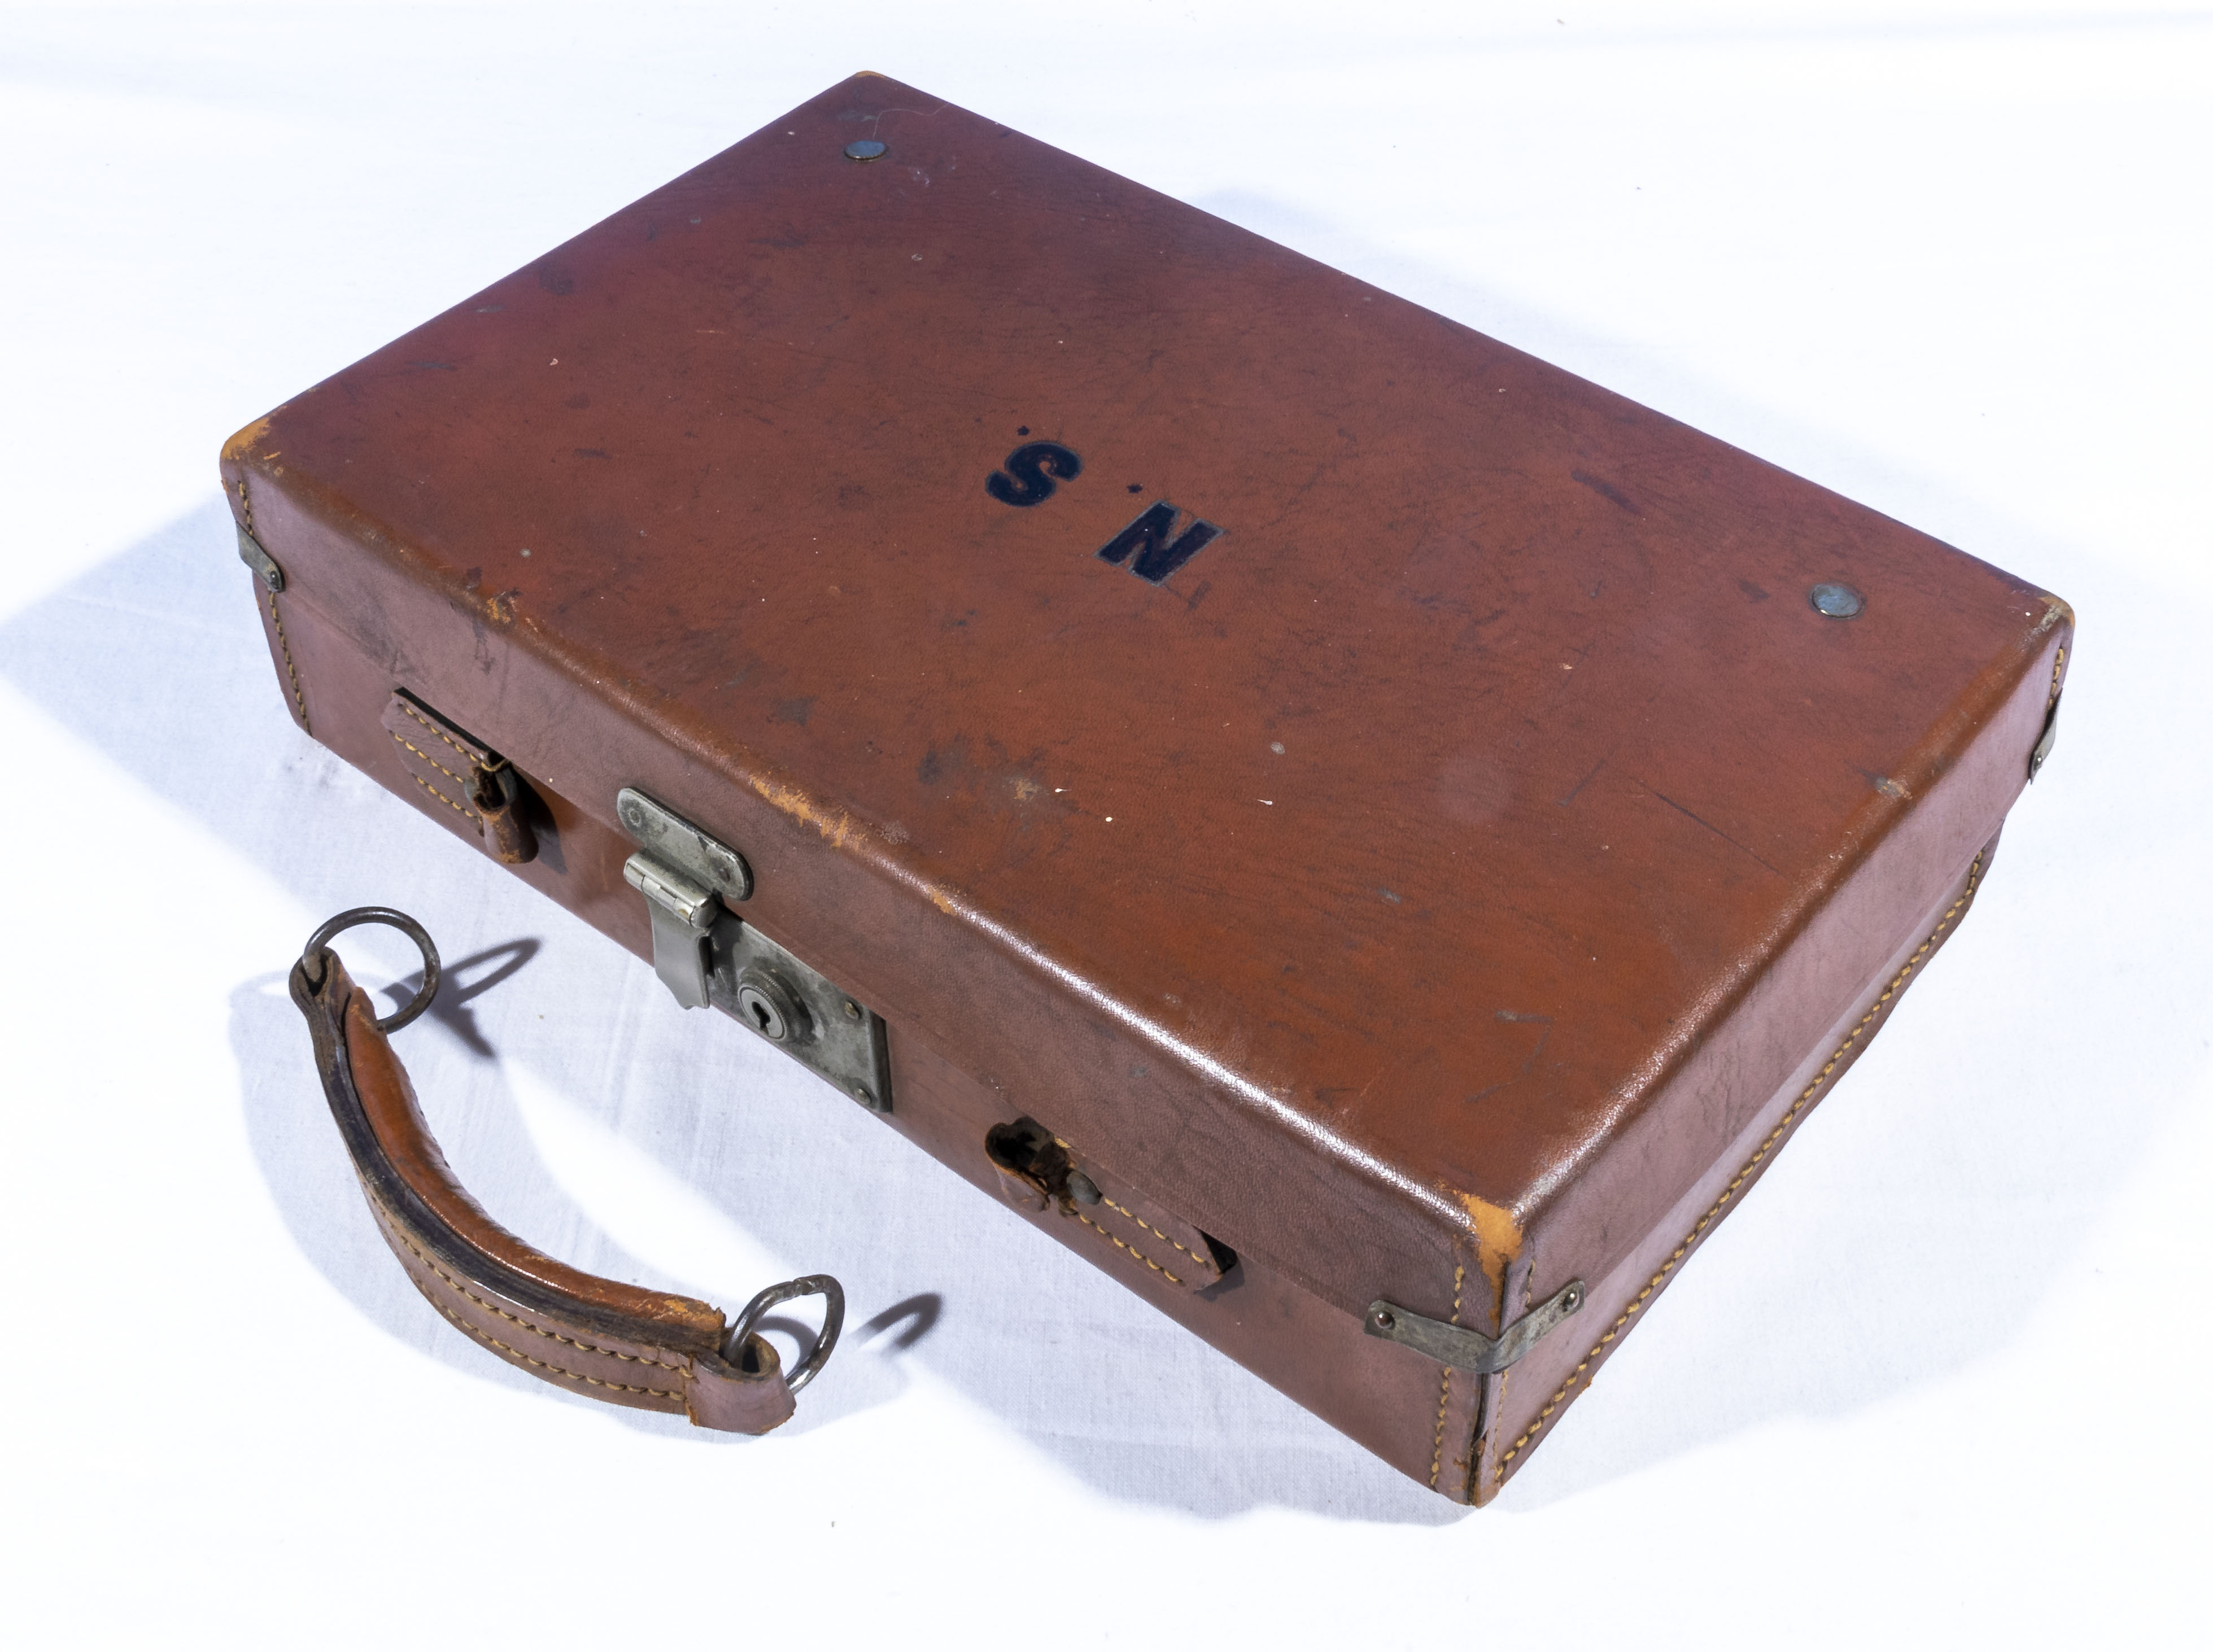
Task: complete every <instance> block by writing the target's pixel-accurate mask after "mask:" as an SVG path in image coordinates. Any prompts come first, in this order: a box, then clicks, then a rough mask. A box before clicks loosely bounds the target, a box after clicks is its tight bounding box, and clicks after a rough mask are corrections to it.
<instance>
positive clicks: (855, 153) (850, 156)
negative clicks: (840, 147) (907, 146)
mask: <svg viewBox="0 0 2213 1652" xmlns="http://www.w3.org/2000/svg"><path fill="white" fill-rule="evenodd" d="M888 147H889V146H888V145H887V144H883V143H878V142H877V141H876V140H875V138H873V137H857V138H855V139H854V140H853V141H852V142H851V143H848V144H846V145H845V158H846V159H847V160H848V161H873V160H875V158H876V157H877V156H878V155H881V154H882V153H883V152H884V150H885V149H887V148H888Z"/></svg>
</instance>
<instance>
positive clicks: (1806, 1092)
mask: <svg viewBox="0 0 2213 1652" xmlns="http://www.w3.org/2000/svg"><path fill="white" fill-rule="evenodd" d="M1996 852H1997V837H1996V836H1993V837H1992V838H1990V841H1989V842H1988V843H1987V844H1984V846H1983V847H1982V849H1981V850H1978V852H1977V854H1976V855H1975V856H1974V858H1973V860H1972V862H1971V863H1970V864H1969V866H1968V867H1967V869H1966V871H1965V872H1963V873H1961V874H1960V875H1957V876H1956V877H1955V878H1954V881H1953V883H1952V886H1951V887H1950V888H1948V890H1947V891H1946V893H1945V894H1944V896H1943V897H1942V899H1941V900H1940V901H1939V903H1938V904H1937V905H1936V906H1934V907H1933V908H1932V909H1931V910H1930V911H1929V912H1928V913H1927V914H1926V915H1925V916H1924V917H1923V920H1922V921H1921V923H1920V924H1918V925H1917V926H1916V929H1915V931H1914V938H1912V939H1910V940H1908V941H1907V942H1905V943H1904V944H1903V945H1902V946H1900V947H1899V949H1898V951H1897V952H1896V953H1895V954H1893V956H1892V958H1891V959H1890V960H1888V962H1887V964H1886V965H1885V966H1884V968H1883V969H1882V970H1881V972H1879V973H1878V974H1877V975H1876V976H1875V978H1874V979H1873V980H1872V981H1870V982H1869V984H1868V985H1867V986H1866V987H1865V988H1864V989H1863V990H1862V992H1861V994H1860V995H1859V997H1858V998H1857V1000H1856V1003H1854V1005H1853V1008H1852V1009H1850V1010H1849V1011H1848V1012H1846V1014H1845V1015H1844V1016H1842V1017H1841V1018H1840V1019H1839V1020H1838V1022H1837V1024H1836V1025H1835V1026H1833V1027H1831V1028H1830V1029H1829V1031H1828V1033H1827V1034H1826V1036H1825V1037H1824V1039H1822V1041H1821V1043H1820V1045H1817V1046H1816V1047H1815V1049H1814V1052H1813V1053H1812V1054H1810V1055H1808V1057H1807V1058H1806V1059H1805V1060H1804V1061H1803V1062H1802V1063H1801V1064H1800V1065H1799V1067H1798V1070H1796V1071H1795V1072H1794V1073H1792V1074H1791V1076H1789V1079H1788V1080H1787V1081H1786V1082H1784V1083H1783V1086H1782V1088H1779V1089H1778V1090H1777V1092H1776V1093H1775V1094H1774V1095H1773V1096H1772V1097H1771V1098H1770V1100H1768V1102H1767V1104H1766V1105H1765V1106H1763V1107H1762V1108H1760V1110H1759V1113H1757V1114H1755V1115H1754V1116H1753V1119H1752V1120H1751V1121H1750V1122H1749V1123H1748V1124H1747V1125H1746V1126H1745V1128H1744V1129H1743V1130H1742V1131H1741V1132H1740V1133H1739V1134H1738V1136H1737V1138H1736V1140H1735V1141H1734V1142H1733V1143H1731V1144H1730V1146H1729V1149H1728V1152H1727V1153H1725V1154H1724V1155H1722V1157H1721V1158H1720V1159H1719V1160H1718V1161H1716V1163H1715V1164H1714V1166H1713V1167H1711V1168H1710V1170H1709V1171H1708V1172H1707V1173H1705V1174H1704V1176H1703V1177H1701V1178H1700V1179H1699V1180H1698V1183H1697V1184H1696V1185H1695V1186H1692V1188H1691V1190H1690V1191H1689V1192H1686V1194H1684V1195H1683V1197H1682V1198H1680V1200H1678V1201H1677V1203H1676V1204H1675V1205H1674V1207H1673V1209H1672V1210H1669V1211H1668V1212H1667V1215H1666V1216H1664V1217H1662V1218H1661V1221H1660V1222H1659V1223H1658V1224H1657V1225H1655V1227H1654V1228H1652V1229H1651V1230H1650V1231H1649V1233H1648V1234H1646V1235H1645V1237H1644V1239H1643V1241H1642V1242H1641V1243H1640V1244H1638V1245H1637V1247H1636V1248H1635V1249H1634V1250H1632V1251H1631V1253H1629V1255H1628V1256H1627V1257H1625V1259H1623V1260H1622V1261H1621V1262H1620V1263H1619V1265H1616V1266H1615V1267H1614V1268H1613V1270H1612V1271H1610V1272H1609V1273H1608V1274H1607V1275H1606V1277H1605V1278H1604V1279H1603V1280H1600V1281H1595V1282H1593V1283H1592V1287H1591V1293H1590V1301H1589V1305H1588V1307H1587V1308H1585V1309H1584V1310H1583V1311H1582V1314H1578V1315H1577V1316H1576V1318H1574V1319H1572V1320H1569V1321H1568V1322H1567V1323H1566V1324H1564V1325H1563V1326H1560V1327H1559V1328H1558V1329H1557V1330H1556V1331H1554V1332H1552V1334H1551V1335H1549V1336H1547V1337H1545V1338H1544V1339H1543V1340H1542V1341H1540V1342H1539V1344H1537V1345H1536V1347H1535V1348H1534V1349H1533V1350H1531V1351H1530V1352H1529V1353H1528V1354H1527V1356H1525V1357H1524V1358H1523V1359H1522V1360H1521V1362H1520V1363H1519V1364H1516V1365H1515V1366H1513V1367H1511V1368H1510V1369H1508V1370H1505V1371H1503V1372H1500V1373H1498V1374H1497V1375H1495V1376H1492V1377H1491V1378H1489V1379H1487V1382H1488V1384H1489V1387H1490V1389H1491V1404H1490V1406H1489V1411H1488V1415H1487V1417H1485V1419H1484V1428H1483V1433H1482V1436H1481V1438H1480V1440H1479V1441H1478V1448H1477V1449H1476V1450H1475V1452H1474V1453H1473V1454H1472V1456H1473V1459H1474V1478H1473V1479H1472V1484H1471V1486H1470V1488H1469V1489H1470V1490H1471V1492H1472V1497H1471V1498H1470V1501H1472V1502H1474V1503H1478V1504H1481V1503H1488V1502H1490V1500H1491V1498H1492V1497H1496V1496H1497V1494H1498V1490H1499V1489H1500V1487H1501V1486H1503V1484H1505V1483H1506V1481H1507V1480H1508V1479H1509V1478H1511V1477H1512V1476H1513V1475H1514V1474H1515V1472H1517V1471H1518V1470H1519V1469H1520V1468H1521V1466H1522V1465H1523V1464H1524V1463H1525V1462H1527V1460H1528V1457H1529V1454H1530V1451H1531V1450H1532V1448H1533V1447H1535V1446H1536V1445H1537V1443H1538V1442H1539V1441H1540V1440H1541V1439H1542V1438H1543V1436H1545V1434H1546V1433H1547V1432H1549V1431H1550V1430H1551V1429H1552V1426H1553V1425H1554V1424H1555V1423H1558V1420H1559V1418H1560V1416H1561V1414H1562V1413H1563V1412H1564V1411H1565V1410H1566V1408H1567V1406H1568V1405H1570V1404H1571V1403H1573V1401H1575V1400H1576V1399H1578V1398H1580V1397H1581V1396H1582V1394H1583V1393H1585V1392H1586V1391H1587V1390H1588V1388H1589V1387H1590V1385H1591V1383H1592V1381H1594V1379H1595V1377H1596V1376H1597V1374H1598V1370H1599V1368H1600V1366H1602V1365H1603V1364H1605V1362H1606V1360H1607V1359H1608V1358H1610V1357H1611V1356H1613V1351H1614V1350H1615V1349H1616V1348H1617V1347H1618V1346H1619V1344H1620V1342H1621V1339H1622V1338H1624V1337H1625V1336H1626V1335H1628V1333H1629V1332H1631V1330H1633V1329H1635V1327H1636V1326H1637V1324H1638V1322H1639V1321H1640V1320H1641V1319H1642V1318H1643V1315H1644V1314H1646V1312H1647V1311H1649V1308H1651V1306H1652V1303H1653V1301H1655V1299H1656V1298H1657V1297H1658V1295H1659V1294H1660V1293H1661V1291H1662V1290H1664V1289H1667V1285H1668V1283H1670V1282H1671V1281H1672V1280H1673V1279H1674V1277H1676V1275H1677V1273H1678V1272H1679V1271H1680V1270H1681V1267H1682V1265H1683V1264H1684V1263H1685V1262H1686V1261H1687V1260H1688V1259H1690V1256H1691V1254H1692V1252H1694V1251H1696V1250H1697V1249H1698V1247H1699V1246H1700V1245H1702V1244H1704V1242H1705V1241H1706V1240H1707V1239H1708V1238H1709V1237H1710V1235H1711V1234H1712V1233H1713V1231H1714V1230H1715V1228H1717V1227H1718V1226H1720V1224H1721V1222H1722V1220H1723V1219H1724V1218H1725V1217H1726V1216H1728V1214H1729V1212H1730V1211H1732V1210H1735V1209H1736V1208H1737V1207H1738V1206H1739V1205H1740V1204H1742V1203H1743V1201H1744V1198H1745V1196H1746V1195H1747V1193H1749V1192H1750V1191H1751V1189H1752V1186H1753V1183H1755V1182H1756V1181H1758V1180H1759V1178H1760V1176H1761V1175H1762V1174H1764V1173H1765V1171H1766V1169H1767V1167H1768V1166H1769V1165H1771V1164H1772V1163H1773V1162H1774V1161H1775V1158H1776V1155H1777V1154H1778V1153H1780V1152H1781V1151H1782V1149H1783V1145H1784V1144H1785V1143H1787V1142H1789V1139H1790V1138H1791V1137H1792V1136H1793V1135H1795V1133H1796V1131H1797V1130H1798V1128H1799V1126H1800V1125H1802V1124H1804V1123H1805V1121H1806V1119H1807V1118H1808V1115H1809V1114H1810V1113H1812V1112H1813V1110H1814V1107H1815V1106H1818V1105H1819V1104H1820V1102H1821V1101H1822V1100H1825V1099H1826V1097H1827V1096H1828V1094H1830V1092H1831V1091H1832V1090H1833V1089H1834V1088H1836V1085H1837V1082H1838V1080H1839V1079H1841V1078H1842V1077H1843V1076H1844V1073H1845V1072H1846V1071H1847V1070H1849V1069H1850V1066H1851V1064H1853V1063H1854V1062H1855V1061H1857V1060H1858V1059H1859V1058H1860V1056H1861V1055H1862V1053H1863V1052H1865V1051H1866V1049H1867V1047H1868V1045H1869V1043H1870V1042H1872V1041H1873V1039H1874V1038H1875V1034H1876V1033H1878V1032H1880V1031H1881V1029H1882V1027H1883V1026H1884V1025H1885V1024H1886V1023H1887V1021H1888V1020H1889V1018H1890V1015H1891V1012H1892V1011H1893V1009H1896V1007H1897V1005H1898V1001H1899V998H1900V997H1903V996H1904V994H1905V991H1906V989H1907V988H1908V987H1910V986H1911V984H1913V982H1914V981H1915V980H1917V978H1919V977H1920V975H1921V974H1922V973H1923V972H1924V971H1925V969H1926V968H1927V966H1928V963H1929V960H1930V958H1932V957H1933V956H1934V955H1935V954H1936V950H1937V949H1938V948H1940V947H1942V945H1943V944H1944V942H1946V941H1948V940H1949V939H1950V938H1951V936H1953V935H1954V933H1955V932H1956V931H1957V930H1958V929H1959V926H1960V923H1961V921H1962V920H1963V919H1965V917H1966V914H1967V911H1968V909H1969V908H1970V906H1971V905H1972V904H1973V901H1974V898H1975V895H1976V893H1977V892H1978V890H1979V889H1980V888H1981V887H1982V883H1983V880H1984V878H1985V877H1986V876H1987V875H1988V874H1989V871H1990V860H1991V856H1993V855H1994V854H1995V853H1996ZM1531 1272H1532V1270H1528V1269H1527V1268H1525V1269H1524V1270H1523V1271H1522V1276H1523V1279H1522V1285H1521V1290H1520V1291H1518V1292H1517V1293H1516V1301H1517V1304H1518V1305H1517V1306H1516V1308H1515V1310H1514V1316H1515V1317H1519V1315H1520V1314H1522V1313H1525V1312H1527V1308H1528V1305H1529V1303H1530V1302H1531V1301H1533V1300H1537V1299H1538V1297H1537V1295H1536V1293H1538V1292H1541V1291H1542V1290H1544V1289H1545V1287H1544V1286H1542V1285H1536V1286H1532V1285H1531V1284H1530V1283H1528V1279H1529V1276H1530V1273H1531Z"/></svg>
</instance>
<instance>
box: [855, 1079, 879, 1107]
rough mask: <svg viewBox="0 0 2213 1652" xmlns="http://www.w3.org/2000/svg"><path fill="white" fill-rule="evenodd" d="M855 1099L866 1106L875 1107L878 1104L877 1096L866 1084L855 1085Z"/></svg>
mask: <svg viewBox="0 0 2213 1652" xmlns="http://www.w3.org/2000/svg"><path fill="white" fill-rule="evenodd" d="M853 1100H856V1101H857V1102H859V1103H860V1104H861V1105H862V1106H864V1107H874V1106H875V1105H876V1098H875V1096H874V1095H873V1094H870V1092H869V1087H868V1086H867V1085H865V1084H856V1085H854V1086H853Z"/></svg>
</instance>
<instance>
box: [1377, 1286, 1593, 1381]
mask: <svg viewBox="0 0 2213 1652" xmlns="http://www.w3.org/2000/svg"><path fill="white" fill-rule="evenodd" d="M1584 1295H1585V1292H1584V1290H1583V1282H1582V1280H1580V1279H1570V1281H1568V1283H1566V1284H1564V1285H1563V1286H1561V1287H1560V1289H1559V1290H1558V1292H1557V1293H1556V1294H1555V1295H1553V1296H1552V1300H1551V1301H1545V1302H1540V1303H1539V1304H1538V1305H1537V1306H1536V1307H1535V1308H1531V1309H1530V1310H1529V1311H1528V1312H1527V1314H1523V1315H1522V1316H1521V1318H1520V1319H1518V1320H1515V1321H1514V1323H1513V1324H1511V1325H1509V1326H1507V1327H1506V1329H1505V1330H1503V1331H1502V1332H1499V1334H1498V1335H1497V1336H1496V1337H1486V1336H1484V1334H1483V1332H1480V1331H1475V1330H1471V1329H1470V1328H1469V1327H1468V1326H1464V1325H1447V1324H1446V1323H1445V1322H1444V1321H1443V1320H1432V1319H1429V1318H1426V1317H1425V1316H1424V1315H1422V1314H1417V1313H1415V1312H1414V1311H1413V1310H1412V1309H1411V1308H1400V1307H1399V1305H1398V1304H1397V1303H1396V1302H1387V1301H1383V1300H1382V1299H1381V1297H1378V1298H1377V1299H1376V1300H1375V1301H1372V1302H1370V1303H1369V1305H1368V1317H1367V1319H1366V1320H1363V1326H1364V1327H1365V1329H1366V1330H1367V1332H1368V1334H1369V1336H1371V1337H1381V1338H1383V1339H1384V1340H1385V1341H1387V1342H1395V1343H1400V1344H1404V1345H1405V1346H1406V1347H1408V1348H1411V1349H1413V1350H1415V1351H1416V1352H1417V1353H1423V1354H1427V1355H1428V1356H1430V1358H1431V1359H1433V1360H1435V1361H1436V1362H1437V1363H1438V1364H1440V1365H1449V1366H1451V1367H1452V1368H1453V1369H1454V1370H1456V1371H1473V1372H1476V1373H1477V1374H1478V1375H1485V1374H1488V1373H1490V1372H1492V1371H1503V1370H1504V1369H1506V1368H1507V1367H1508V1366H1509V1365H1511V1364H1513V1363H1514V1362H1515V1361H1516V1360H1518V1359H1520V1358H1521V1356H1522V1355H1524V1354H1526V1353H1527V1352H1528V1351H1529V1350H1531V1349H1532V1348H1534V1347H1535V1346H1536V1345H1537V1343H1538V1339H1539V1338H1541V1337H1543V1336H1544V1334H1545V1332H1547V1331H1550V1330H1551V1329H1552V1327H1553V1326H1556V1325H1558V1324H1559V1323H1560V1322H1561V1321H1562V1320H1567V1319H1571V1318H1573V1317H1574V1315H1575V1314H1576V1312H1577V1311H1578V1310H1579V1309H1581V1308H1582V1305H1583V1297H1584Z"/></svg>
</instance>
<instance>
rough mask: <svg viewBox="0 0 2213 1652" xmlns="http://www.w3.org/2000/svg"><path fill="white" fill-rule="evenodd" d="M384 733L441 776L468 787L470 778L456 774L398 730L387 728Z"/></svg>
mask: <svg viewBox="0 0 2213 1652" xmlns="http://www.w3.org/2000/svg"><path fill="white" fill-rule="evenodd" d="M384 732H385V733H386V734H387V735H391V736H392V737H393V739H394V740H396V741H399V743H400V744H401V745H402V746H405V747H406V748H407V749H408V750H409V751H411V752H412V753H415V755H416V756H418V757H419V758H421V759H423V760H424V762H425V763H427V764H429V765H430V766H431V767H432V768H434V769H436V771H438V772H439V773H440V774H442V775H444V776H445V777H447V778H448V779H449V780H458V781H460V783H461V784H462V785H463V786H464V787H466V785H467V784H468V783H469V777H468V776H466V775H465V774H455V773H454V771H452V770H451V769H449V768H448V767H447V766H446V765H444V764H442V763H441V762H439V761H438V759H436V758H435V757H433V756H431V755H430V753H428V752H426V751H424V749H423V748H422V747H420V746H418V745H417V744H416V743H415V742H414V741H412V740H410V739H408V738H407V736H406V735H403V734H400V733H399V732H398V731H397V730H396V729H391V728H387V729H386V730H385V731H384Z"/></svg>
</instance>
